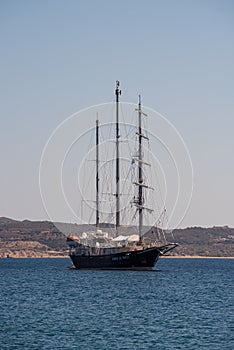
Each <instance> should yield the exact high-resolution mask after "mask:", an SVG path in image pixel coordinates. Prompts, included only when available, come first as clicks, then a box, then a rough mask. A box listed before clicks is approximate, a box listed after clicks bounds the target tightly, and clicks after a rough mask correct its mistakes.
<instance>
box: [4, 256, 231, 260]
mask: <svg viewBox="0 0 234 350" xmlns="http://www.w3.org/2000/svg"><path fill="white" fill-rule="evenodd" d="M69 258H70V257H69V255H57V256H56V255H55V256H52V255H48V256H9V257H0V260H1V259H10V260H11V259H69ZM161 258H163V259H164V258H166V259H234V256H202V255H164V256H162V257H161Z"/></svg>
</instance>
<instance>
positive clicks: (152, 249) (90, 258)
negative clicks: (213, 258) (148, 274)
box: [67, 80, 177, 270]
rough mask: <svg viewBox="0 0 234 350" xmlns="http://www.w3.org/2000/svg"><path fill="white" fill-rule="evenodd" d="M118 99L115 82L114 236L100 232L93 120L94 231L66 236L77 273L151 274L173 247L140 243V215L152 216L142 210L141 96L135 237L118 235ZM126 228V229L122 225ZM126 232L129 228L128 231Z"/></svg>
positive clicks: (119, 225)
mask: <svg viewBox="0 0 234 350" xmlns="http://www.w3.org/2000/svg"><path fill="white" fill-rule="evenodd" d="M120 95H121V90H120V82H119V81H118V80H117V81H116V88H115V114H116V115H115V154H116V159H115V187H116V188H115V190H116V192H115V194H114V195H115V197H116V200H115V206H116V209H115V232H116V233H115V235H114V236H113V235H111V234H109V233H107V232H102V231H101V230H100V225H101V224H100V191H99V181H100V178H99V176H100V172H99V120H98V118H97V120H96V136H95V139H96V231H91V232H84V233H83V234H81V235H80V236H78V235H77V236H76V237H74V235H70V236H68V238H67V243H68V245H69V247H70V253H69V255H70V258H71V260H72V262H73V265H74V267H75V268H77V269H140V270H151V269H153V268H154V266H155V264H156V262H157V260H158V258H159V257H160V256H162V255H164V254H166V253H167V252H169V251H171V250H172V249H174V248H175V247H176V246H177V243H168V244H164V245H159V244H158V243H157V242H156V241H153V242H150V243H149V242H148V241H147V240H145V239H144V237H145V234H144V233H143V228H144V211H148V212H153V209H149V208H147V207H146V203H145V191H147V190H150V189H151V190H152V188H150V187H149V186H148V185H147V184H146V183H145V182H144V176H143V165H145V166H148V165H149V164H148V163H146V162H144V157H143V140H148V137H147V136H146V135H145V134H144V133H143V130H142V117H144V116H146V114H145V113H143V111H142V106H141V96H139V100H138V107H137V109H136V111H137V112H138V128H137V132H136V134H137V138H138V151H137V155H136V157H135V158H136V161H137V164H138V165H137V173H138V176H137V181H136V182H134V183H133V185H134V186H136V187H137V189H138V191H137V196H134V199H133V202H132V203H133V204H134V206H135V207H136V209H137V211H138V224H139V225H138V226H139V228H138V235H134V234H132V233H131V232H129V235H125V236H123V235H119V233H120V231H121V208H120V195H121V193H120V147H119V146H120V123H119V97H120ZM125 228H126V225H125ZM129 230H131V229H130V227H129Z"/></svg>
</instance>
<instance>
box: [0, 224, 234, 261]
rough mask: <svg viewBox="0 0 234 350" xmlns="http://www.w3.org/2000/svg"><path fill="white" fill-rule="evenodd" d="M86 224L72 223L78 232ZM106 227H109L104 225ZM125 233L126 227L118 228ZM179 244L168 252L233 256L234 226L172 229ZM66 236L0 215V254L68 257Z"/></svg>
mask: <svg viewBox="0 0 234 350" xmlns="http://www.w3.org/2000/svg"><path fill="white" fill-rule="evenodd" d="M87 229H88V228H87V226H85V225H82V226H78V225H75V224H73V225H71V232H77V233H78V234H79V233H81V232H83V231H85V230H87ZM104 230H108V228H107V227H106V228H104ZM121 230H122V232H121V233H126V232H127V228H126V227H125V228H124V227H123V228H121ZM173 234H174V238H175V241H176V242H177V243H179V244H180V246H179V247H177V248H176V249H175V250H174V251H172V252H171V253H170V255H182V256H183V255H186V256H187V255H190V256H197V255H199V256H210V257H221V256H224V257H227V256H232V257H233V256H234V229H233V228H229V227H227V226H225V227H212V228H202V227H190V228H186V229H176V230H174V231H173ZM67 255H68V250H67V246H66V237H65V236H64V235H63V234H62V233H61V232H59V230H58V229H57V228H56V226H55V225H54V224H53V223H51V222H49V221H29V220H24V221H16V220H12V219H8V218H0V257H7V256H11V257H54V256H67Z"/></svg>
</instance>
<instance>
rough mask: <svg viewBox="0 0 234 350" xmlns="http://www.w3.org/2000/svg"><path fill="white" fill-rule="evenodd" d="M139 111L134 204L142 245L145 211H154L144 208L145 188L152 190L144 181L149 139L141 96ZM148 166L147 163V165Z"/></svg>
mask: <svg viewBox="0 0 234 350" xmlns="http://www.w3.org/2000/svg"><path fill="white" fill-rule="evenodd" d="M136 111H138V132H137V135H138V157H137V158H138V159H137V160H138V182H135V183H134V184H135V185H137V186H138V198H137V199H136V200H135V201H134V204H135V205H136V207H137V209H138V213H139V243H140V244H141V243H142V237H143V210H144V209H147V210H148V211H153V210H152V209H148V208H145V207H144V196H143V188H150V187H148V186H147V185H146V184H144V179H143V163H144V161H143V151H142V139H143V138H144V139H147V140H148V137H146V136H145V135H144V134H143V133H142V115H144V116H147V115H146V114H145V113H143V112H142V109H141V96H140V95H139V100H138V108H137V109H136ZM145 164H147V163H145ZM147 165H149V164H147Z"/></svg>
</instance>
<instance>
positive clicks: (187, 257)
mask: <svg viewBox="0 0 234 350" xmlns="http://www.w3.org/2000/svg"><path fill="white" fill-rule="evenodd" d="M163 258H166V259H234V256H203V255H164V256H163Z"/></svg>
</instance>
